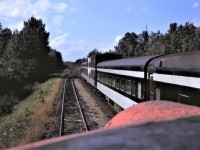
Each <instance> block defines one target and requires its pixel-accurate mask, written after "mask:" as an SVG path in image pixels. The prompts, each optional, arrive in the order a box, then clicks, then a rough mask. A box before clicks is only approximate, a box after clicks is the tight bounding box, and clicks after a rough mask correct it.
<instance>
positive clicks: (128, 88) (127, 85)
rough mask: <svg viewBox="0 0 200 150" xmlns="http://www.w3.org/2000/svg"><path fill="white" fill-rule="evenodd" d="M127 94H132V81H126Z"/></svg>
mask: <svg viewBox="0 0 200 150" xmlns="http://www.w3.org/2000/svg"><path fill="white" fill-rule="evenodd" d="M126 93H128V94H131V80H126Z"/></svg>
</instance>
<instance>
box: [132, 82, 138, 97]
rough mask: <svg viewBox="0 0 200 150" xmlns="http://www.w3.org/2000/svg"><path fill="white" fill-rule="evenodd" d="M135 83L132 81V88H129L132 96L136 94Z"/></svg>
mask: <svg viewBox="0 0 200 150" xmlns="http://www.w3.org/2000/svg"><path fill="white" fill-rule="evenodd" d="M136 86H137V85H136V83H135V81H133V82H132V88H131V93H132V95H133V96H136Z"/></svg>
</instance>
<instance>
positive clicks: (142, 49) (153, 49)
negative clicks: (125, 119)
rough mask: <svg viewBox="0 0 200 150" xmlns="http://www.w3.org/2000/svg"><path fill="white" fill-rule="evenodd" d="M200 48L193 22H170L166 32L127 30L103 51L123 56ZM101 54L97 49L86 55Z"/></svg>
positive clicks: (199, 33)
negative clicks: (111, 45) (114, 44)
mask: <svg viewBox="0 0 200 150" xmlns="http://www.w3.org/2000/svg"><path fill="white" fill-rule="evenodd" d="M196 50H200V27H196V26H194V24H193V23H189V22H186V23H185V24H184V25H181V24H180V25H178V24H177V23H171V24H170V25H169V29H168V31H167V33H165V34H163V33H161V32H160V31H159V30H158V31H157V32H153V31H151V32H150V33H149V31H148V30H147V29H146V30H144V31H142V33H140V34H136V33H135V32H127V33H126V34H125V35H124V36H123V37H122V38H121V39H120V40H119V42H118V43H117V45H116V46H115V47H114V50H108V51H107V52H105V53H116V54H121V55H122V57H123V58H129V57H138V56H148V55H158V54H171V53H181V52H188V51H196ZM96 54H102V53H101V52H100V51H99V50H97V49H93V50H91V51H90V52H89V53H88V55H87V57H91V56H93V55H96ZM86 60H87V58H86V57H84V58H81V59H77V60H76V63H77V64H81V63H83V62H85V61H86Z"/></svg>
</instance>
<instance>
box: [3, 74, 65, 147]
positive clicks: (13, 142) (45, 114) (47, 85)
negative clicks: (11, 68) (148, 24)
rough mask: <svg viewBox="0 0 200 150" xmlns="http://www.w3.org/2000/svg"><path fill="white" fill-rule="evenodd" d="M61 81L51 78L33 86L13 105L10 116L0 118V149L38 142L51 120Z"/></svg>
mask: <svg viewBox="0 0 200 150" xmlns="http://www.w3.org/2000/svg"><path fill="white" fill-rule="evenodd" d="M61 81H62V80H61V79H60V78H51V79H49V80H48V81H46V82H44V83H42V84H39V83H37V84H35V86H34V89H35V90H34V92H33V93H32V94H31V95H30V96H29V97H27V98H26V99H25V100H23V101H21V102H20V103H19V104H18V105H15V106H14V109H13V112H12V114H9V115H7V116H4V117H1V118H0V149H5V148H9V147H13V146H17V145H19V144H25V143H29V142H33V141H37V140H40V138H41V135H42V134H43V132H44V130H45V124H46V123H47V122H48V120H50V119H51V115H52V113H53V101H54V97H55V95H56V93H57V91H58V89H59V86H60V84H61Z"/></svg>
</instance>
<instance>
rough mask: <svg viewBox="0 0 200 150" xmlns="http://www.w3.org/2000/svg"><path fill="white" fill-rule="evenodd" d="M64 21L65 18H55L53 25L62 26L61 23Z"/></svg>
mask: <svg viewBox="0 0 200 150" xmlns="http://www.w3.org/2000/svg"><path fill="white" fill-rule="evenodd" d="M62 20H63V17H62V16H60V15H59V16H56V17H54V19H53V21H52V23H53V24H54V25H55V26H60V25H61V23H62Z"/></svg>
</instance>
